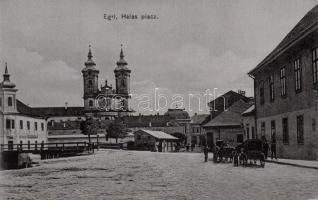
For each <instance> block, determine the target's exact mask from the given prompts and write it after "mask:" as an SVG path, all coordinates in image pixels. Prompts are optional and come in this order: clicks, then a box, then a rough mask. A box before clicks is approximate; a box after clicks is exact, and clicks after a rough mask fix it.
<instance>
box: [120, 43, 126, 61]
mask: <svg viewBox="0 0 318 200" xmlns="http://www.w3.org/2000/svg"><path fill="white" fill-rule="evenodd" d="M124 57H125V56H124V52H123V44H121V45H120V59H124Z"/></svg>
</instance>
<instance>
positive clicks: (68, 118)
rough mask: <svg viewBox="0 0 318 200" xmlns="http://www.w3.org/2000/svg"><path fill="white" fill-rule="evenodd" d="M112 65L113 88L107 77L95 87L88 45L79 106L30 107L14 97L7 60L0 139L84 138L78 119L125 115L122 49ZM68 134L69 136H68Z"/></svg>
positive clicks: (0, 91)
mask: <svg viewBox="0 0 318 200" xmlns="http://www.w3.org/2000/svg"><path fill="white" fill-rule="evenodd" d="M116 64H117V66H116V67H115V69H114V74H115V88H113V87H112V85H109V84H108V83H107V81H106V82H105V84H104V85H102V86H101V88H99V87H98V85H99V83H98V75H99V70H98V68H97V67H96V63H95V62H94V61H93V54H92V51H91V47H89V51H88V56H87V61H86V62H85V67H84V68H83V69H82V74H83V85H84V94H83V99H84V103H83V106H82V107H68V106H67V104H66V105H65V106H63V107H29V106H27V105H25V104H24V103H22V102H21V101H19V100H18V99H17V98H16V95H17V91H18V90H17V89H16V85H15V84H14V83H13V82H12V81H11V80H10V74H9V70H8V66H7V64H6V65H5V73H4V75H3V81H2V82H1V83H0V143H1V144H16V143H19V142H20V141H22V142H23V143H25V142H31V143H34V142H39V143H40V142H42V141H44V142H48V141H47V140H51V141H55V140H58V141H61V140H62V141H64V140H65V141H68V140H69V139H71V140H77V141H81V140H86V138H85V137H84V136H83V135H82V134H81V133H80V130H79V126H78V125H79V122H80V121H81V120H85V119H86V118H87V117H94V118H98V119H101V120H104V121H109V120H114V118H115V117H116V116H126V115H128V114H129V113H130V112H132V111H131V109H130V108H129V98H130V95H129V93H130V73H131V70H130V69H129V68H128V63H127V62H126V61H125V59H124V53H123V49H122V48H121V51H120V58H119V61H118V62H117V63H116ZM68 137H69V138H68Z"/></svg>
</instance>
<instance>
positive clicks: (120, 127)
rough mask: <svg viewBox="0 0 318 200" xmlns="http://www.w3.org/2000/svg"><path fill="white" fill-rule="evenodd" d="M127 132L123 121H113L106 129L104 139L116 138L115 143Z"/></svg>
mask: <svg viewBox="0 0 318 200" xmlns="http://www.w3.org/2000/svg"><path fill="white" fill-rule="evenodd" d="M127 133H128V131H127V130H126V127H125V125H124V124H123V123H118V122H113V123H111V124H109V126H108V127H107V129H106V140H108V138H116V143H117V140H118V138H124V137H126V135H127Z"/></svg>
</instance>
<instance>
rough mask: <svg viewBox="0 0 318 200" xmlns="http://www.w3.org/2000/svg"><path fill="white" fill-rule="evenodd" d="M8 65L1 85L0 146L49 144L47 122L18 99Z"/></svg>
mask: <svg viewBox="0 0 318 200" xmlns="http://www.w3.org/2000/svg"><path fill="white" fill-rule="evenodd" d="M17 91H18V90H17V89H16V86H15V84H14V83H13V82H11V81H10V74H9V73H8V67H7V64H6V66H5V73H4V75H3V81H2V82H1V83H0V144H18V143H20V142H21V141H22V143H24V144H26V143H28V142H29V143H31V144H32V143H35V142H37V143H41V142H42V141H43V142H47V126H46V120H45V119H44V118H42V117H40V116H36V115H32V114H31V113H32V112H30V110H31V108H30V107H28V106H27V105H25V104H23V103H22V102H20V101H19V100H17V98H16V93H17Z"/></svg>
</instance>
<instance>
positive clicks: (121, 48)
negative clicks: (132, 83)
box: [117, 44, 128, 65]
mask: <svg viewBox="0 0 318 200" xmlns="http://www.w3.org/2000/svg"><path fill="white" fill-rule="evenodd" d="M124 57H125V56H124V51H123V45H122V44H121V45H120V55H119V58H120V59H119V61H118V62H117V65H128V63H127V62H126V61H125V60H124Z"/></svg>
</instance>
